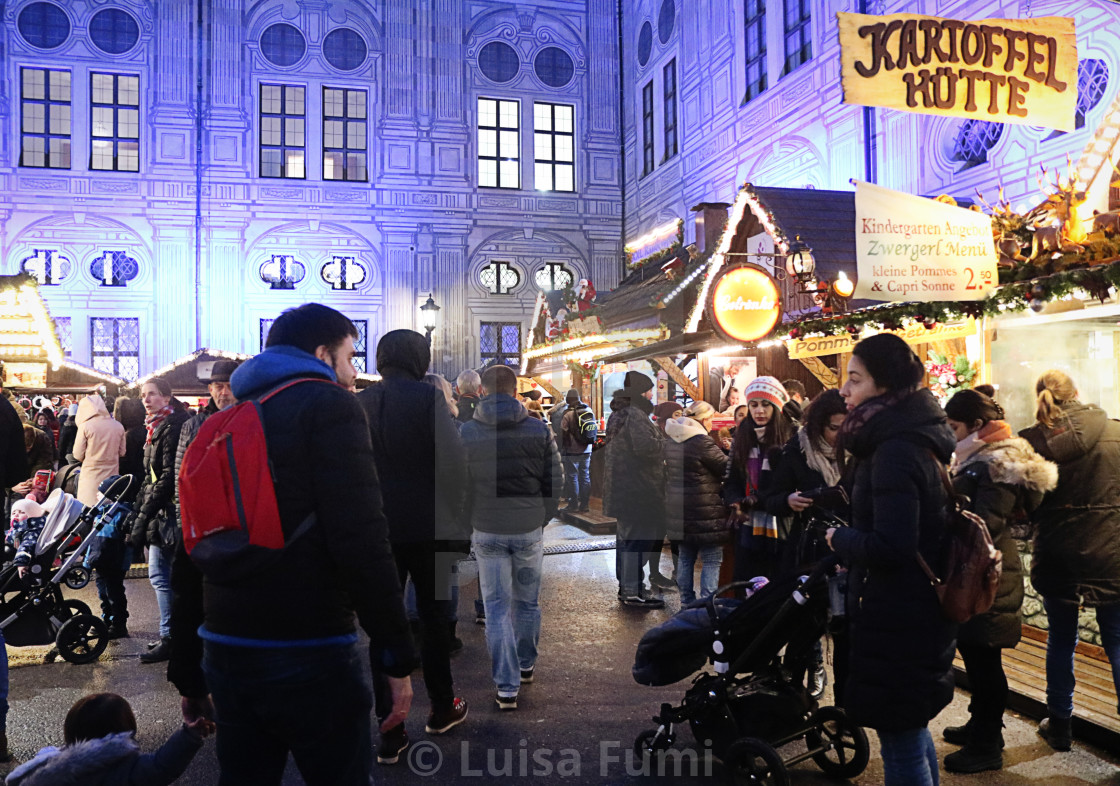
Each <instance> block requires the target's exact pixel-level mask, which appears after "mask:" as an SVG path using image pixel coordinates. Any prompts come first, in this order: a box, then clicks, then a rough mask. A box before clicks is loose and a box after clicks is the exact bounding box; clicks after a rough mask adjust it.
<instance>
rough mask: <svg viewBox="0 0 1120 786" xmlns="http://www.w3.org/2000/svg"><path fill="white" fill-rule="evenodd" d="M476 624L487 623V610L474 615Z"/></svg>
mask: <svg viewBox="0 0 1120 786" xmlns="http://www.w3.org/2000/svg"><path fill="white" fill-rule="evenodd" d="M474 624H475V625H485V624H486V612H485V611H480V612H477V613H476V614H475V615H474Z"/></svg>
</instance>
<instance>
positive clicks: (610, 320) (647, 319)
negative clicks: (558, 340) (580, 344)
mask: <svg viewBox="0 0 1120 786" xmlns="http://www.w3.org/2000/svg"><path fill="white" fill-rule="evenodd" d="M678 283H679V279H671V278H669V276H668V274H667V273H666V272H665V271H663V270H662V269H661V266H660V265H656V264H647V265H643V266H641V267H639V268H638V269H637V270H635V271H633V272H632V273H630V275H628V276H626V278H624V279H623V280H622V281H621V282H620V283H619V285H618V286H617V287H615V288H614V289H612V290H611V291H610V292H607V293H606V294H604V295H600V296H599V297H598V298H597V302H596V303H595V310H594V311H593V312H592V313H593V314H594V315H595V316H597V317H598V318H599V321H600V322H602V324H603V327H604V328H608V329H609V328H619V327H623V326H635V327H638V326H646V323H648V324H649V325H656V324H658V323H659V322H663V323H665V324H667V325H670V326H672V323H674V322H677V323H679V322H681V321H683V318H684V314H685V313H686V312H685V311H684V303H683V302H681V303H680V305H677V306H676V310H675V311H673V310H672V309H673V305H675V304H671V305H670V307H669V311H670V313H666V311H667V309H666V308H665V307H663V306H660V304H661V301H662V300H663V299H664V298H665V296H666V295H668V294H669V293H670V292H672V291H673V290H674V289H675V288H676V286H677V284H678ZM680 300H681V301H684V300H685V298H681V299H680ZM678 311H679V313H676V312H678Z"/></svg>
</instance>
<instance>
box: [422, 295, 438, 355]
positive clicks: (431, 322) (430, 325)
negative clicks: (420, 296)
mask: <svg viewBox="0 0 1120 786" xmlns="http://www.w3.org/2000/svg"><path fill="white" fill-rule="evenodd" d="M438 317H439V306H437V305H436V301H434V300H432V294H431V293H430V292H429V293H428V300H427V302H425V303H424V305H422V306H420V322H421V324H422V325H423V326H424V330H425V332H426V333H427V335H428V343H429V344H430V343H432V331H434V330H435V329H436V321H437V319H438Z"/></svg>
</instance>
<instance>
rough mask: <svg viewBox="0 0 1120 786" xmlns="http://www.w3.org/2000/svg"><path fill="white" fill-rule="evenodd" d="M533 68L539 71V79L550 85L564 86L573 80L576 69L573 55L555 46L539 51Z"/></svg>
mask: <svg viewBox="0 0 1120 786" xmlns="http://www.w3.org/2000/svg"><path fill="white" fill-rule="evenodd" d="M533 68H534V69H535V70H536V72H537V79H539V80H541V81H542V82H544V83H545V84H546V85H548V86H549V87H563V86H564V85H566V84H568V83H569V82H571V81H572V76H573V75H574V74H575V71H576V67H575V64H574V63H573V62H572V57H571V55H569V54H568V53H567V52H565V51H564V50H563V49H560V48H559V47H555V46H549V47H545V48H544V49H542V50H541V51H540V52H538V53H537V57H536V59H535V60H534V61H533Z"/></svg>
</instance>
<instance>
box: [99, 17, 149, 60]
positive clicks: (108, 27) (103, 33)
mask: <svg viewBox="0 0 1120 786" xmlns="http://www.w3.org/2000/svg"><path fill="white" fill-rule="evenodd" d="M89 37H90V39H91V40H92V41H93V45H94V46H96V47H97V48H98V49H100V50H101V51H102V52H106V53H108V54H110V55H123V54H124V53H125V52H127V51H128V50H129V49H132V47H134V46H136V42H137V41H139V40H140V25H138V24H137V23H136V20H135V19H133V18H132V14H130V13H128V12H127V11H122V10H121V9H119V8H106V9H104V10H102V11H98V12H97V13H96V14H94V15H93V19H91V20H90V23H89Z"/></svg>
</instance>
